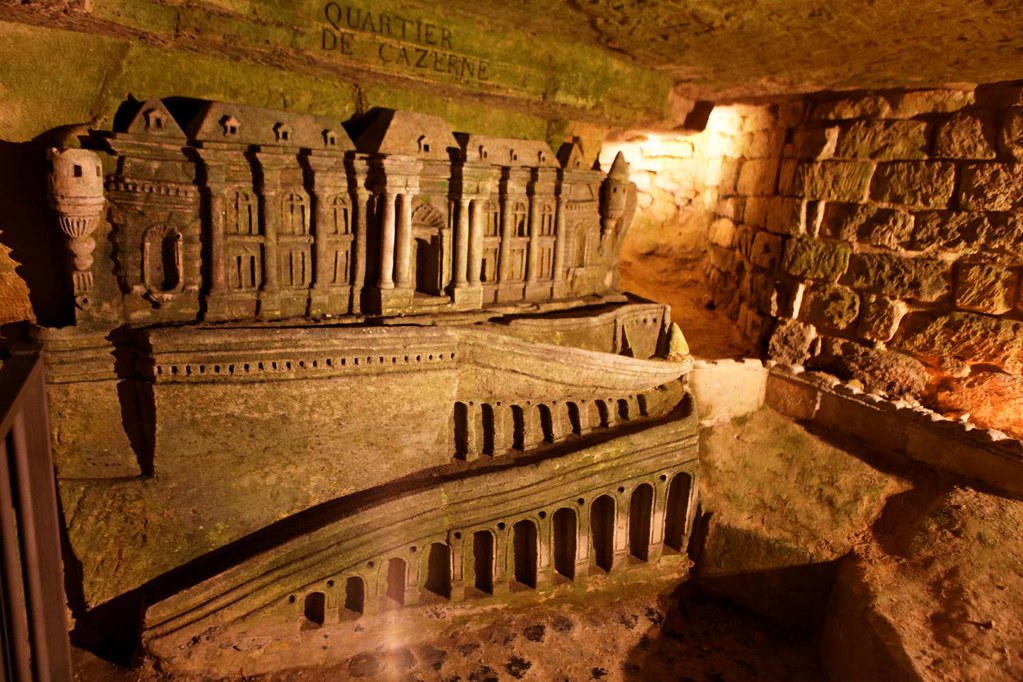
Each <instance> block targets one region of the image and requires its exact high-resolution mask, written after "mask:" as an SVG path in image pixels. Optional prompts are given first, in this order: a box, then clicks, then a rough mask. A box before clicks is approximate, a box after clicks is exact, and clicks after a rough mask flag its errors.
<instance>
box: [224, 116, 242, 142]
mask: <svg viewBox="0 0 1023 682" xmlns="http://www.w3.org/2000/svg"><path fill="white" fill-rule="evenodd" d="M241 125H242V124H241V121H239V120H238V119H236V118H235V117H234V116H231V115H227V116H225V117H224V118H222V119H220V127H221V128H223V129H224V136H225V137H233V136H234V135H237V134H238V129H239V128H240V127H241Z"/></svg>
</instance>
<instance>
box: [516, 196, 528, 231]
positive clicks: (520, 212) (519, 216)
mask: <svg viewBox="0 0 1023 682" xmlns="http://www.w3.org/2000/svg"><path fill="white" fill-rule="evenodd" d="M528 215H529V213H528V211H527V210H526V205H525V204H524V203H522V202H521V201H520V202H517V203H516V204H515V206H514V207H513V208H512V236H514V237H526V236H528V235H529V232H528V224H527V221H526V218H527V216H528Z"/></svg>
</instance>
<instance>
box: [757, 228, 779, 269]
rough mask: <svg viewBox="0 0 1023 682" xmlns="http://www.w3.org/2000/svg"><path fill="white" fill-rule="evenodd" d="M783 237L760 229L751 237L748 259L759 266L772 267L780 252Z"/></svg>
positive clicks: (776, 262)
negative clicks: (751, 242)
mask: <svg viewBox="0 0 1023 682" xmlns="http://www.w3.org/2000/svg"><path fill="white" fill-rule="evenodd" d="M782 245H783V238H782V237H780V236H778V235H776V234H771V233H770V232H765V231H763V230H761V231H760V232H757V234H756V236H755V237H754V238H753V247H752V251H751V252H750V261H751V262H752V263H753V264H754V265H757V266H759V267H762V268H767V269H773V268H774V266H775V265H777V264H778V259H779V258H780V257H781V253H782Z"/></svg>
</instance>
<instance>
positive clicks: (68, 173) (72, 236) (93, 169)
mask: <svg viewBox="0 0 1023 682" xmlns="http://www.w3.org/2000/svg"><path fill="white" fill-rule="evenodd" d="M49 158H50V163H51V165H52V168H51V171H50V176H49V194H50V204H51V205H52V206H53V208H54V210H55V211H56V212H57V221H58V225H59V226H60V231H61V232H63V233H64V235H65V236H66V237H67V240H68V241H67V248H68V251H70V253H71V257H72V263H73V269H72V271H71V284H72V288H73V291H74V297H75V306H76V307H77V308H78V309H79V310H86V309H88V308H89V307H90V303H91V300H90V293H91V291H92V287H93V276H92V264H93V257H92V252H93V250H94V249H95V248H96V241H95V240H94V239H93V238H92V233H93V232H94V231H95V229H96V226H97V225H99V219H100V217H101V216H102V214H103V203H104V198H103V166H102V164H101V163H100V159H99V157H98V156H97V155H96V154H95V153H94V152H91V151H89V150H87V149H65V150H63V151H60V150H57V149H51V150H50V152H49Z"/></svg>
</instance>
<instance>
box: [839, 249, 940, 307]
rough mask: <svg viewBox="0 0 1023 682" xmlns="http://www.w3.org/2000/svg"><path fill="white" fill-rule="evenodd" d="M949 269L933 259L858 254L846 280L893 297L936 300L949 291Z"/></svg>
mask: <svg viewBox="0 0 1023 682" xmlns="http://www.w3.org/2000/svg"><path fill="white" fill-rule="evenodd" d="M948 271H949V267H948V265H947V264H946V263H945V262H944V261H940V260H937V259H933V258H924V257H918V258H909V257H903V256H900V255H896V254H890V253H858V254H853V256H852V257H851V258H850V259H849V272H848V274H847V276H846V280H843V281H846V282H847V283H848V284H849V285H850V286H853V287H855V288H857V289H869V290H872V291H873V292H875V293H881V294H885V295H888V296H893V297H895V298H909V299H913V300H917V301H936V300H938V299H939V298H941V297H942V296H944V295H945V293H946V292H947V290H948V285H949V281H948V280H949V277H948V274H949V273H948Z"/></svg>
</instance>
